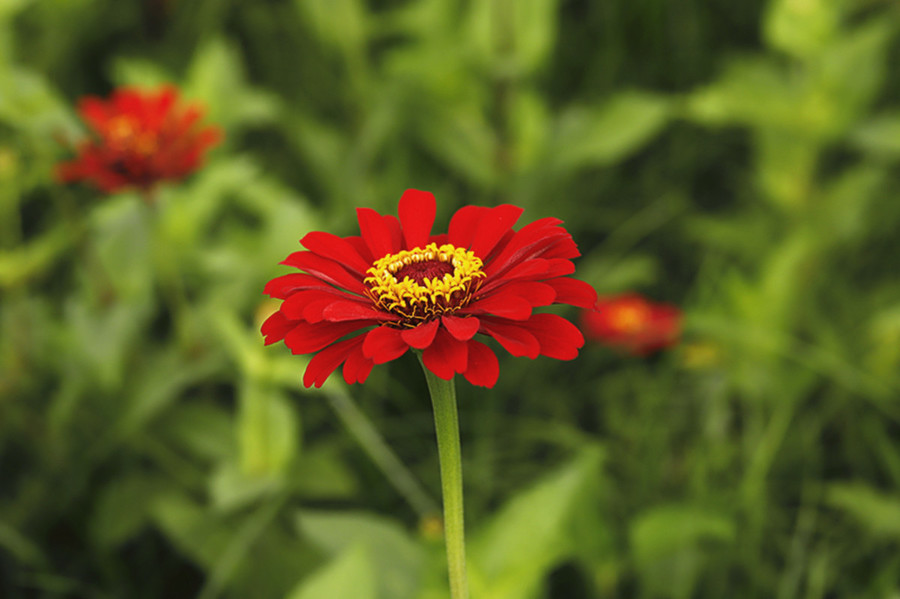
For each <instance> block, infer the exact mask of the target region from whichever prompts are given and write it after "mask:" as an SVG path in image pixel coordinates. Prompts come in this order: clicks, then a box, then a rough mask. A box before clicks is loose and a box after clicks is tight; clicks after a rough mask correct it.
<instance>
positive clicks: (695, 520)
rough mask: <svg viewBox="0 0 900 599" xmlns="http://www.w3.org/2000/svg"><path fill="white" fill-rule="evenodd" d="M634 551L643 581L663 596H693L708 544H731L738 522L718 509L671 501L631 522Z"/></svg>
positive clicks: (631, 538)
mask: <svg viewBox="0 0 900 599" xmlns="http://www.w3.org/2000/svg"><path fill="white" fill-rule="evenodd" d="M629 536H630V540H631V551H632V556H633V557H634V561H635V564H636V566H637V568H638V571H639V572H640V573H641V577H642V581H643V583H644V584H646V585H647V587H648V588H649V589H652V591H653V592H654V593H656V594H658V595H659V596H661V597H689V596H690V593H691V591H692V589H693V586H694V584H695V580H696V577H697V575H698V574H699V572H700V571H701V568H702V567H703V564H704V562H705V561H706V559H707V555H706V554H705V553H704V551H703V547H704V546H706V545H707V544H708V543H710V542H713V543H731V542H733V541H734V538H735V527H734V523H733V522H732V521H731V519H730V518H728V517H726V516H724V515H722V514H717V513H715V512H714V511H710V510H708V509H703V508H700V507H698V506H692V505H679V504H670V505H663V506H659V507H656V508H653V509H651V510H649V511H647V512H644V513H643V514H641V515H640V516H639V517H638V518H636V519H635V520H634V521H633V522H632V524H631V530H630V535H629Z"/></svg>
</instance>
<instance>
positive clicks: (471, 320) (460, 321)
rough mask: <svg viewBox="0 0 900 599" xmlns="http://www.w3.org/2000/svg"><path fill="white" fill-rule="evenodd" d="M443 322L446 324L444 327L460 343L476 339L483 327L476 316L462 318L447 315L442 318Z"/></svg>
mask: <svg viewBox="0 0 900 599" xmlns="http://www.w3.org/2000/svg"><path fill="white" fill-rule="evenodd" d="M441 322H442V323H444V327H445V328H446V329H447V330H448V331H450V334H451V335H453V336H454V337H456V338H457V339H459V340H460V341H468V340H469V339H471V338H472V337H474V336H475V333H477V332H478V328H479V327H480V326H481V322H480V321H479V320H478V319H477V318H476V317H474V316H468V317H466V318H460V317H459V316H450V315H449V314H445V315H443V316H441Z"/></svg>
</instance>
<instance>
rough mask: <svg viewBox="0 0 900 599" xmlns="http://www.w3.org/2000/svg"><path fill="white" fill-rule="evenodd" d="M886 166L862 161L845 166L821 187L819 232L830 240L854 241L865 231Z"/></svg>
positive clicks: (881, 184)
mask: <svg viewBox="0 0 900 599" xmlns="http://www.w3.org/2000/svg"><path fill="white" fill-rule="evenodd" d="M886 176H887V173H886V169H884V168H882V167H877V166H874V165H862V166H859V167H856V168H850V169H847V170H846V171H845V172H843V173H841V174H840V175H839V176H838V177H835V179H834V180H833V181H829V183H828V186H827V188H826V189H825V190H824V194H823V195H824V198H823V201H822V209H821V210H818V211H817V212H818V215H819V216H820V217H821V219H822V227H821V228H820V229H819V231H820V233H821V235H822V236H823V237H824V236H828V237H829V238H830V239H833V240H834V241H846V242H849V241H855V240H859V239H860V238H861V237H863V236H864V235H865V234H866V231H867V230H868V225H869V224H871V222H870V221H871V218H872V217H873V215H872V212H874V210H873V209H872V206H873V202H874V200H875V199H876V198H877V197H878V196H879V194H880V193H882V192H883V189H884V185H885V183H886Z"/></svg>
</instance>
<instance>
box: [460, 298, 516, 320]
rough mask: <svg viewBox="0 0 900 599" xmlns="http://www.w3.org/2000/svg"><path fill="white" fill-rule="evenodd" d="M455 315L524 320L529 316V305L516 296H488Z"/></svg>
mask: <svg viewBox="0 0 900 599" xmlns="http://www.w3.org/2000/svg"><path fill="white" fill-rule="evenodd" d="M457 314H490V315H491V316H500V317H502V318H509V319H511V320H526V319H527V318H528V317H529V316H531V304H529V303H528V302H527V301H525V300H524V299H522V298H521V297H519V296H517V295H488V296H486V297H482V298H478V299H476V300H475V301H474V302H472V303H471V304H469V305H468V306H467V307H465V308H463V309H462V310H459V311H457Z"/></svg>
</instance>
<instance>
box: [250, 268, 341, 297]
mask: <svg viewBox="0 0 900 599" xmlns="http://www.w3.org/2000/svg"><path fill="white" fill-rule="evenodd" d="M303 289H324V290H333V289H335V288H334V287H333V286H331V285H329V284H328V283H325V282H324V281H322V280H321V279H317V278H316V277H314V276H312V275H307V274H303V273H299V272H292V273H291V274H289V275H282V276H280V277H275V278H274V279H272V280H271V281H269V282H268V283H266V287H265V289H263V293H265V294H266V295H268V296H269V297H273V298H276V299H285V298H287V297H288V296H290V295H291V294H292V293H295V292H297V291H301V290H303Z"/></svg>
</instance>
